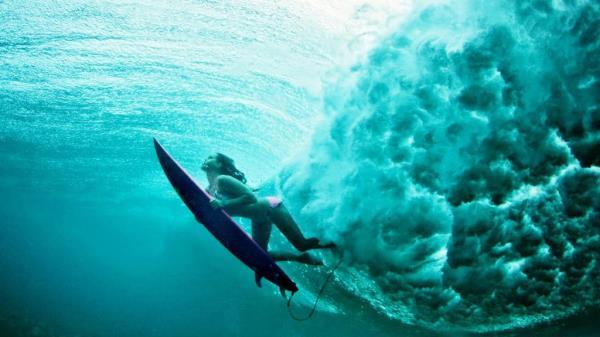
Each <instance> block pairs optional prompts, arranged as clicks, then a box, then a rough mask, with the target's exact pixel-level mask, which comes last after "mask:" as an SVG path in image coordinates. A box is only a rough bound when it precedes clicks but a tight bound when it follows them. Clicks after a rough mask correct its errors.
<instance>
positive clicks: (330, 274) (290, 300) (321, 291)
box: [287, 254, 343, 322]
mask: <svg viewBox="0 0 600 337" xmlns="http://www.w3.org/2000/svg"><path fill="white" fill-rule="evenodd" d="M342 261H343V255H342V254H340V257H339V259H338V261H337V263H336V264H335V266H334V267H333V268H332V269H331V270H330V271H329V274H328V275H327V277H326V278H325V281H324V282H323V285H322V286H321V289H319V293H318V294H317V298H316V299H315V303H314V304H313V306H312V308H311V309H310V311H309V313H308V315H307V316H306V317H298V316H296V315H295V314H294V313H293V312H292V306H291V304H292V298H293V297H294V294H296V293H292V295H290V298H288V300H287V309H288V313H289V314H290V317H291V318H292V319H294V320H296V321H298V322H303V321H307V320H309V319H310V318H311V317H312V315H313V314H314V313H315V310H316V309H317V303H319V299H321V295H322V294H323V291H324V290H325V287H326V286H327V284H328V283H329V281H330V280H331V277H332V276H333V273H334V272H335V271H336V269H338V267H339V266H340V265H341V264H342Z"/></svg>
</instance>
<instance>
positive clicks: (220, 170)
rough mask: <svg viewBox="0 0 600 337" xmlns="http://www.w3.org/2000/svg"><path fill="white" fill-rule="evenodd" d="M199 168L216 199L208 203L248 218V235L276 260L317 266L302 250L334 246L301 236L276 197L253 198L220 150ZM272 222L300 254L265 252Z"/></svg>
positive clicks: (234, 214)
mask: <svg viewBox="0 0 600 337" xmlns="http://www.w3.org/2000/svg"><path fill="white" fill-rule="evenodd" d="M202 170H203V171H204V172H206V178H207V179H208V183H209V186H208V193H210V194H211V195H212V196H214V197H215V198H216V199H214V200H212V201H211V206H212V207H213V208H215V209H218V208H223V209H224V210H225V211H226V212H227V213H228V214H229V215H230V216H240V217H244V218H249V219H250V220H252V238H253V239H254V241H256V243H257V244H258V245H259V246H261V247H262V248H263V249H264V250H265V251H268V252H269V254H270V255H271V256H272V257H273V259H275V260H276V261H297V262H301V263H306V264H314V265H321V264H323V263H322V262H321V261H319V260H318V259H316V258H314V257H313V256H311V255H309V254H308V253H306V251H307V250H309V249H318V248H334V247H335V244H333V243H330V244H321V243H320V242H319V239H317V238H308V239H307V238H305V237H304V235H303V234H302V232H301V231H300V228H299V227H298V224H296V222H295V221H294V219H293V218H292V216H291V215H290V213H289V212H288V210H287V209H286V208H285V206H284V205H283V202H282V201H281V200H280V199H279V198H277V197H266V198H257V197H256V196H255V195H254V193H253V192H252V190H251V189H250V188H249V187H248V186H247V185H246V177H245V176H244V174H243V173H242V172H240V171H239V170H238V169H237V168H236V167H235V165H234V163H233V159H231V158H229V157H227V156H226V155H224V154H222V153H216V154H213V155H210V156H208V157H207V158H206V160H204V163H203V164H202ZM273 224H275V226H277V228H279V230H280V231H281V233H283V235H284V236H285V237H286V238H287V239H288V240H289V241H290V242H291V243H292V245H294V247H296V249H298V250H299V251H301V252H302V253H300V254H296V253H292V252H277V251H269V250H268V245H269V239H270V237H271V229H272V227H273Z"/></svg>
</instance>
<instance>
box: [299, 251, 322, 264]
mask: <svg viewBox="0 0 600 337" xmlns="http://www.w3.org/2000/svg"><path fill="white" fill-rule="evenodd" d="M297 261H298V262H302V263H304V264H310V265H313V266H322V265H323V261H321V260H319V259H318V258H316V257H314V256H312V255H310V254H309V253H302V254H300V255H298V259H297Z"/></svg>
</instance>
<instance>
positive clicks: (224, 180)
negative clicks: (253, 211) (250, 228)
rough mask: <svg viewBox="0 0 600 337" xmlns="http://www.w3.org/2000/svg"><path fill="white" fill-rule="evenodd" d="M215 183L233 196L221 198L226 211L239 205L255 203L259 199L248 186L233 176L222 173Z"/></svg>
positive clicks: (225, 192)
mask: <svg viewBox="0 0 600 337" xmlns="http://www.w3.org/2000/svg"><path fill="white" fill-rule="evenodd" d="M215 183H216V185H217V188H218V189H219V191H221V193H224V194H227V195H231V196H233V198H231V199H227V200H221V206H222V207H223V208H224V209H225V210H226V211H227V210H228V209H232V208H236V207H239V206H243V205H249V204H253V203H255V202H256V200H257V199H256V196H255V195H254V193H252V190H251V189H250V188H248V186H246V185H245V184H243V183H242V182H241V181H239V180H237V179H235V178H233V177H230V176H227V175H221V176H218V177H217V179H216V182H215Z"/></svg>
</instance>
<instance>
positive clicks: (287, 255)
mask: <svg viewBox="0 0 600 337" xmlns="http://www.w3.org/2000/svg"><path fill="white" fill-rule="evenodd" d="M269 255H271V257H273V260H275V261H294V262H300V263H304V264H310V265H314V266H322V265H323V261H321V260H319V259H317V258H316V257H313V256H312V255H310V254H308V253H300V254H298V253H292V252H284V251H277V250H270V251H269Z"/></svg>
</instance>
